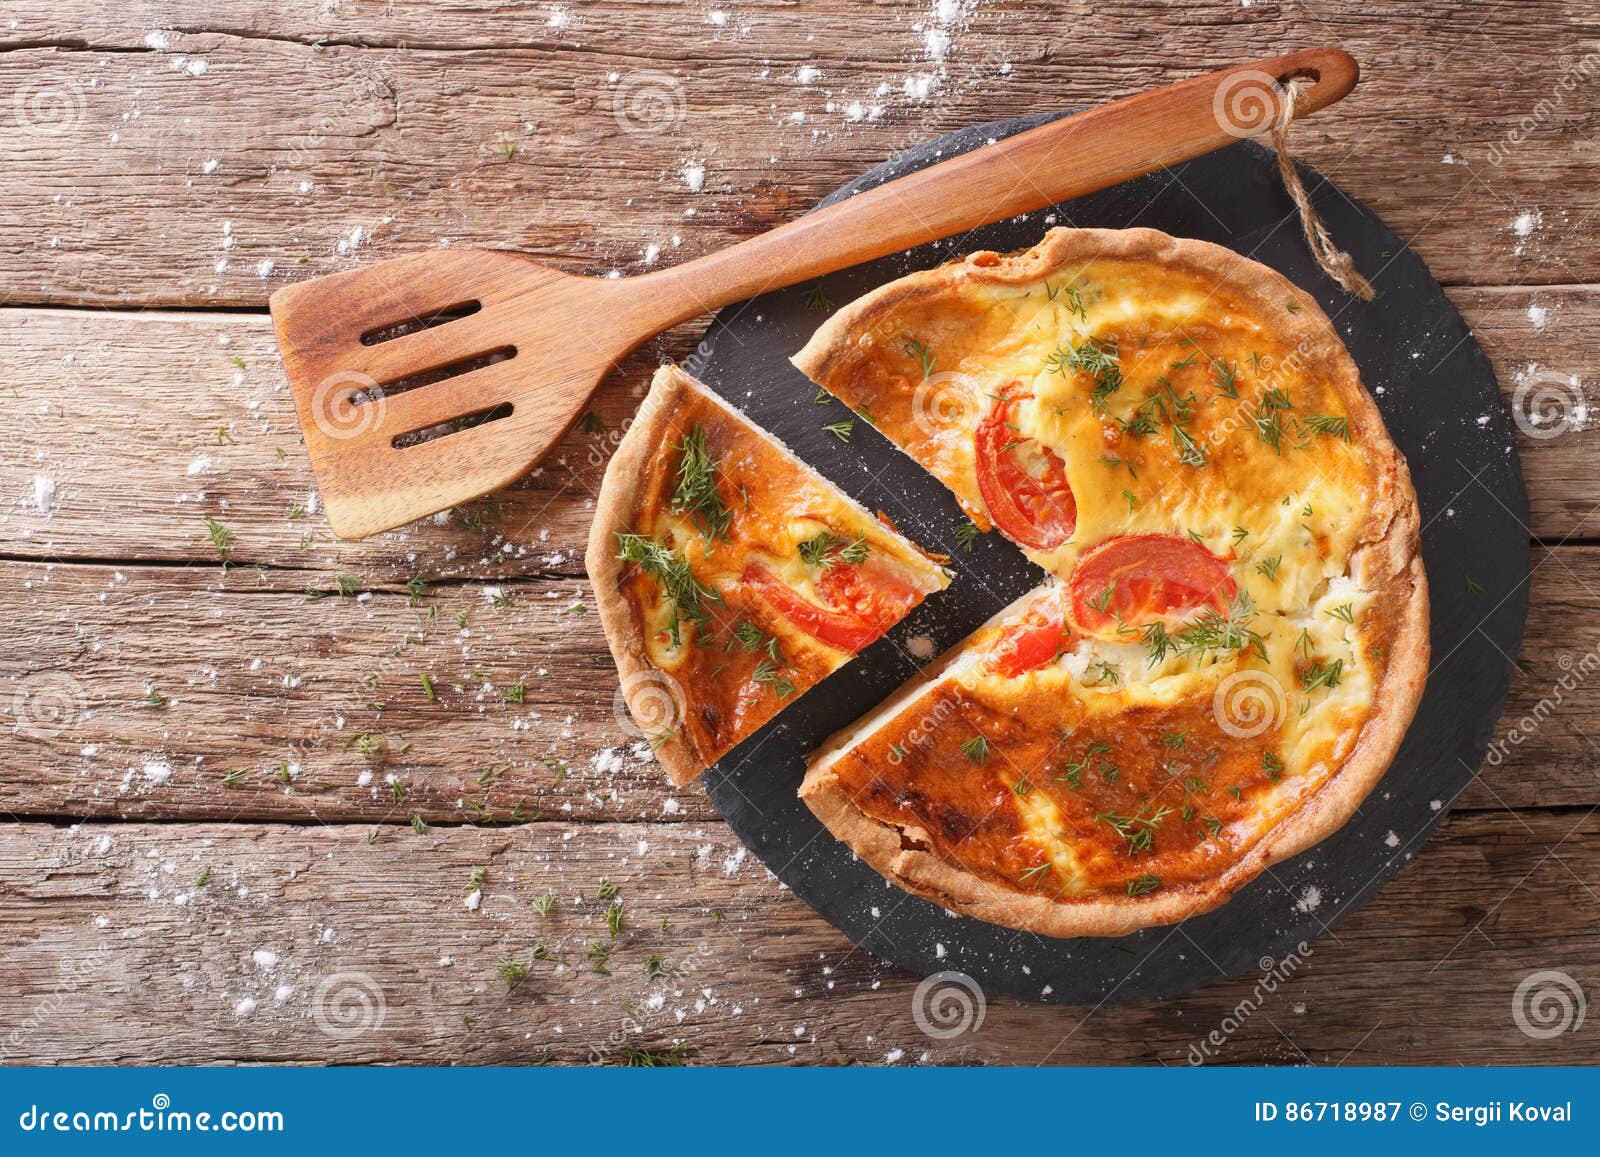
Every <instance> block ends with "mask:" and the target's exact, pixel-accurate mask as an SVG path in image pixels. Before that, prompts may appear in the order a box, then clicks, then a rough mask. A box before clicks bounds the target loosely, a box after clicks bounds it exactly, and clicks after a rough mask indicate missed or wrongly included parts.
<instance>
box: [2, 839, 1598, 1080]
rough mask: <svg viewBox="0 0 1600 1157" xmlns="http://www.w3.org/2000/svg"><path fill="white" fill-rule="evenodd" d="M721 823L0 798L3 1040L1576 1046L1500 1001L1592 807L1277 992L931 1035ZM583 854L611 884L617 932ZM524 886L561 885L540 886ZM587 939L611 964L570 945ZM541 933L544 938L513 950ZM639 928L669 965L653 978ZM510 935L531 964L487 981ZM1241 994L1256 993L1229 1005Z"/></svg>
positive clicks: (1098, 1052) (835, 1048) (1386, 896)
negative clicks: (403, 819) (402, 830)
mask: <svg viewBox="0 0 1600 1157" xmlns="http://www.w3.org/2000/svg"><path fill="white" fill-rule="evenodd" d="M741 851H742V849H740V848H739V847H738V845H737V843H736V842H734V841H733V840H732V838H731V837H730V835H729V833H728V832H727V831H726V829H724V828H721V827H720V826H715V825H711V826H707V827H706V828H705V829H703V830H702V829H698V828H694V827H692V826H691V825H684V824H675V825H602V826H594V825H589V826H586V827H584V828H582V829H581V830H580V829H572V828H566V827H564V826H562V825H556V824H539V825H532V826H528V827H520V828H513V829H506V830H502V831H479V830H474V829H461V828H456V829H449V830H445V829H438V830H436V831H435V832H433V833H431V834H430V835H428V836H426V837H422V838H419V839H414V840H401V839H396V838H385V839H383V840H380V841H379V842H378V843H377V844H375V845H369V844H367V842H366V840H365V829H363V828H354V827H319V828H284V827H270V826H269V827H258V826H252V825H244V824H232V825H198V826H190V825H184V826H171V825H168V826H154V827H152V826H148V825H143V824H125V825H89V826H85V827H81V828H71V829H62V828H56V827H49V826H44V825H32V824H24V825H7V826H6V827H4V828H0V925H3V926H4V927H5V928H6V929H7V930H8V935H7V936H6V937H5V940H4V946H3V948H0V1025H3V1026H6V1035H3V1036H0V1051H3V1059H4V1060H5V1061H6V1062H7V1063H20V1062H73V1063H87V1062H97V1063H104V1062H125V1063H131V1062H143V1063H152V1062H156V1063H180V1062H213V1061H227V1062H233V1061H241V1062H252V1061H277V1062H305V1061H309V1062H318V1061H329V1060H334V1061H345V1062H380V1061H403V1062H411V1063H527V1062H532V1061H537V1060H542V1059H546V1058H549V1059H554V1060H558V1061H563V1062H578V1063H582V1062H585V1061H601V1062H604V1063H613V1064H615V1063H619V1062H620V1061H622V1060H623V1059H624V1053H623V1050H624V1049H625V1048H626V1047H627V1046H630V1045H632V1046H635V1047H649V1048H654V1049H666V1048H671V1047H673V1046H674V1045H678V1046H682V1047H684V1048H687V1049H692V1050H694V1051H693V1052H692V1053H691V1054H690V1055H689V1057H688V1059H689V1061H690V1063H716V1062H721V1063H745V1064H751V1063H755V1064H783V1063H851V1062H856V1063H876V1064H881V1063H885V1062H886V1061H887V1062H889V1063H900V1064H911V1063H919V1062H920V1063H933V1064H944V1063H960V1062H966V1063H994V1062H1011V1063H1021V1064H1033V1063H1039V1062H1042V1061H1048V1062H1051V1063H1058V1064H1059V1063H1074V1064H1081V1063H1096V1062H1099V1063H1124V1062H1147V1063H1149V1062H1157V1063H1165V1064H1180V1065H1181V1064H1184V1063H1187V1062H1188V1061H1189V1060H1190V1059H1191V1048H1192V1046H1196V1045H1198V1044H1199V1043H1200V1042H1202V1041H1204V1040H1205V1039H1206V1038H1207V1036H1208V1034H1209V1033H1211V1032H1212V1030H1214V1029H1216V1030H1218V1031H1219V1032H1226V1036H1227V1040H1226V1042H1225V1043H1224V1044H1222V1045H1220V1046H1218V1045H1216V1044H1212V1045H1211V1053H1212V1057H1211V1060H1212V1062H1213V1063H1225V1064H1238V1063H1246V1062H1255V1063H1259V1062H1263V1061H1272V1062H1289V1063H1304V1062H1305V1061H1310V1062H1312V1063H1316V1064H1323V1063H1347V1064H1374V1063H1454V1062H1456V1061H1458V1060H1460V1058H1461V1056H1462V1054H1463V1050H1468V1049H1470V1052H1471V1055H1472V1058H1473V1060H1474V1061H1475V1062H1477V1063H1502V1064H1504V1063H1517V1064H1523V1063H1531V1064H1549V1063H1575V1062H1578V1063H1581V1062H1583V1061H1585V1060H1587V1059H1589V1056H1590V1046H1589V1045H1588V1044H1587V1043H1586V1038H1585V1037H1583V1036H1581V1035H1580V1034H1575V1033H1566V1034H1562V1035H1559V1036H1555V1037H1553V1038H1551V1039H1548V1040H1536V1039H1533V1038H1531V1037H1529V1036H1527V1035H1525V1034H1524V1033H1523V1032H1521V1031H1519V1030H1518V1028H1517V1027H1516V1024H1515V1021H1514V1020H1513V1016H1512V994H1513V992H1514V991H1515V990H1516V987H1517V985H1518V983H1519V982H1520V981H1521V980H1522V979H1523V978H1524V977H1526V976H1528V975H1529V974H1530V973H1532V972H1535V971H1538V970H1543V969H1560V970H1561V971H1564V972H1566V973H1567V974H1569V975H1570V976H1571V977H1572V978H1573V979H1574V980H1575V981H1577V982H1578V983H1580V984H1583V985H1584V986H1586V987H1590V988H1591V989H1592V986H1593V984H1594V983H1595V982H1596V981H1597V980H1600V922H1597V921H1596V920H1595V919H1594V915H1595V905H1596V898H1595V896H1594V893H1593V892H1592V891H1591V890H1589V889H1587V888H1586V887H1585V886H1584V885H1583V883H1582V882H1581V881H1582V880H1583V879H1593V878H1594V874H1595V872H1596V871H1597V870H1600V821H1596V819H1595V818H1594V817H1593V816H1588V815H1572V814H1542V815H1535V816H1528V817H1519V816H1512V815H1499V816H1490V815H1477V816H1456V817H1452V818H1451V819H1450V820H1449V821H1447V823H1446V824H1445V827H1444V828H1443V830H1442V831H1441V833H1440V834H1439V835H1438V836H1437V837H1436V838H1435V839H1434V840H1433V841H1432V843H1431V844H1430V845H1429V846H1428V847H1427V848H1426V849H1424V850H1423V851H1422V852H1421V853H1420V854H1419V855H1418V856H1417V858H1416V860H1415V862H1414V863H1412V864H1411V865H1410V866H1409V867H1408V868H1407V869H1406V870H1405V871H1404V872H1403V873H1402V874H1401V876H1400V877H1399V878H1398V880H1396V881H1395V882H1394V883H1393V884H1391V885H1390V886H1389V887H1388V888H1387V889H1386V890H1384V891H1383V892H1382V893H1381V894H1380V895H1379V896H1378V897H1377V898H1376V899H1375V900H1374V901H1373V902H1372V904H1371V905H1370V906H1369V907H1368V908H1367V909H1365V910H1364V911H1363V912H1362V913H1360V914H1358V915H1356V916H1354V917H1352V918H1351V919H1350V920H1349V921H1347V922H1345V923H1344V924H1342V925H1341V926H1340V927H1339V929H1338V931H1337V935H1336V936H1331V935H1330V936H1324V937H1322V938H1321V939H1319V940H1317V941H1316V942H1314V943H1313V944H1311V945H1310V946H1309V948H1310V951H1309V953H1306V954H1304V955H1302V956H1301V957H1300V959H1299V960H1298V961H1297V962H1295V963H1294V964H1292V965H1290V966H1289V967H1288V971H1289V972H1290V973H1291V975H1290V976H1289V978H1288V980H1287V982H1286V983H1283V984H1282V985H1280V986H1275V987H1276V991H1273V992H1270V993H1258V992H1256V993H1253V988H1254V986H1255V984H1256V983H1257V981H1258V980H1259V979H1260V978H1259V977H1246V978H1243V979H1240V980H1233V981H1225V982H1219V983H1218V984H1215V985H1212V986H1209V987H1207V988H1204V989H1201V990H1199V991H1197V992H1195V993H1192V994H1190V995H1188V996H1185V997H1182V998H1179V999H1175V1000H1168V1001H1162V1002H1159V1003H1152V1004H1146V1005H1137V1006H1122V1005H1106V1006H1103V1007H1101V1008H1099V1009H1088V1008H1048V1007H1036V1006H1028V1005H1020V1004H1016V1003H1013V1002H1011V1001H1007V1000H1000V999H996V1000H992V1001H989V1002H988V1003H987V1007H986V1009H985V1013H984V1018H983V1022H982V1025H981V1027H980V1028H978V1029H977V1030H976V1031H968V1032H965V1033H958V1034H955V1035H952V1036H949V1037H946V1038H944V1039H934V1038H932V1037H930V1036H928V1035H927V1034H925V1033H923V1032H922V1031H920V1030H919V1029H918V1028H917V1023H916V1019H915V1016H914V1012H913V1009H914V1006H915V1003H916V1000H917V997H916V995H915V989H916V979H915V978H914V977H911V976H908V975H907V974H905V973H903V972H901V971H899V970H898V969H895V968H893V967H891V966H888V965H885V964H884V963H882V962H880V961H877V960H875V959H873V958H872V957H869V956H868V955H867V954H865V953H863V952H860V951H856V950H853V949H852V948H851V947H850V945H849V944H848V943H847V942H846V941H845V940H844V939H843V937H841V936H840V935H839V934H838V933H837V932H836V931H834V930H833V929H832V928H831V927H829V926H828V925H826V924H824V923H823V922H822V921H821V920H819V919H818V918H817V917H815V916H814V915H812V914H811V913H810V911H809V910H808V909H807V908H806V907H805V906H804V904H802V903H801V902H800V901H798V900H796V899H795V898H794V896H793V895H792V894H790V893H788V892H787V891H784V890H782V889H780V888H779V887H777V886H776V884H775V883H774V882H773V881H772V880H771V879H770V877H767V876H766V875H765V874H764V873H763V872H762V871H761V870H760V869H759V867H758V866H757V865H756V864H755V862H754V860H753V859H752V858H750V857H743V858H741V855H740V853H741ZM476 868H483V869H485V874H484V877H483V880H482V884H481V905H480V906H479V907H478V908H476V909H475V910H469V907H468V905H467V903H466V902H465V897H467V895H468V894H469V892H471V891H472V890H473V885H472V882H471V880H472V876H473V872H474V869H476ZM602 878H604V879H607V880H609V881H611V882H612V883H614V884H615V885H616V886H617V888H618V889H619V892H620V896H621V904H622V913H623V922H622V928H621V930H620V933H619V935H618V936H617V937H616V939H615V940H613V939H612V938H611V936H610V934H609V931H608V929H607V926H606V922H605V917H604V904H603V903H602V902H601V901H598V900H597V899H596V893H597V889H598V887H599V884H600V881H601V879H602ZM202 879H204V881H205V882H204V883H203V884H202V883H200V881H201V880H202ZM546 892H550V893H553V894H554V896H555V897H556V900H555V907H554V910H553V911H552V912H551V913H550V914H548V915H543V916H541V915H539V914H538V913H537V911H536V910H535V909H534V907H533V901H534V899H535V898H536V897H538V896H540V895H542V894H544V893H546ZM580 894H581V895H582V896H584V897H585V898H586V899H585V900H583V901H579V900H578V899H577V897H578V896H579V895H580ZM1347 900H1348V897H1344V896H1327V897H1324V899H1323V901H1322V903H1323V904H1324V905H1325V906H1327V907H1328V908H1329V909H1330V910H1331V909H1332V908H1333V906H1334V905H1336V904H1338V903H1342V902H1346V901H1347ZM1293 902H1294V897H1292V896H1290V895H1288V894H1287V893H1286V894H1285V897H1284V903H1285V904H1286V905H1287V904H1291V903H1293ZM1182 934H1183V933H1182V932H1181V930H1179V931H1177V932H1174V933H1173V935H1177V936H1181V935H1182ZM594 944H600V945H603V946H605V947H607V948H608V949H609V962H608V965H607V966H608V968H609V971H610V975H609V976H602V975H599V974H597V973H596V972H594V971H593V970H592V968H591V965H590V960H589V958H588V955H587V953H588V952H589V950H590V946H591V945H594ZM541 945H542V946H543V948H544V950H545V952H546V953H547V954H548V955H550V956H555V957H560V958H562V959H564V960H565V961H566V962H567V963H566V965H565V966H563V965H561V964H558V963H556V962H554V961H551V960H544V961H541V960H539V959H537V957H538V956H539V955H540V953H539V951H538V946H541ZM653 955H659V956H660V957H661V958H662V960H661V961H660V962H659V964H660V967H662V968H666V969H676V970H679V973H678V975H676V976H673V977H670V978H662V979H654V980H652V979H649V978H647V975H646V973H647V968H648V967H649V965H648V961H649V959H650V957H652V956H653ZM503 960H512V961H521V962H525V963H526V965H527V967H528V974H527V976H526V978H524V979H522V980H521V981H520V982H519V983H518V984H517V985H516V987H515V988H514V989H511V990H510V991H508V988H507V983H506V981H505V980H503V979H502V978H501V976H500V975H499V974H498V972H497V969H498V966H499V962H501V961H503ZM1440 992H1449V993H1451V994H1452V995H1453V999H1451V1000H1450V1001H1448V1002H1444V1003H1441V1002H1440V1000H1439V998H1438V996H1439V993H1440ZM319 993H320V996H319ZM1247 999H1254V1000H1259V1001H1260V1002H1261V1003H1260V1007H1259V1008H1258V1009H1253V1010H1252V1011H1248V1012H1246V1013H1245V1014H1244V1015H1243V1016H1242V1017H1241V1018H1240V1019H1242V1024H1241V1025H1240V1026H1239V1027H1238V1028H1237V1029H1236V1030H1233V1031H1226V1025H1225V1019H1226V1018H1229V1017H1233V1016H1238V1015H1239V1009H1240V1008H1241V1007H1242V1006H1241V1002H1242V1001H1246V1000H1247ZM924 1006H926V997H924ZM1243 1007H1251V1006H1243ZM969 1023H970V1022H969Z"/></svg>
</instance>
